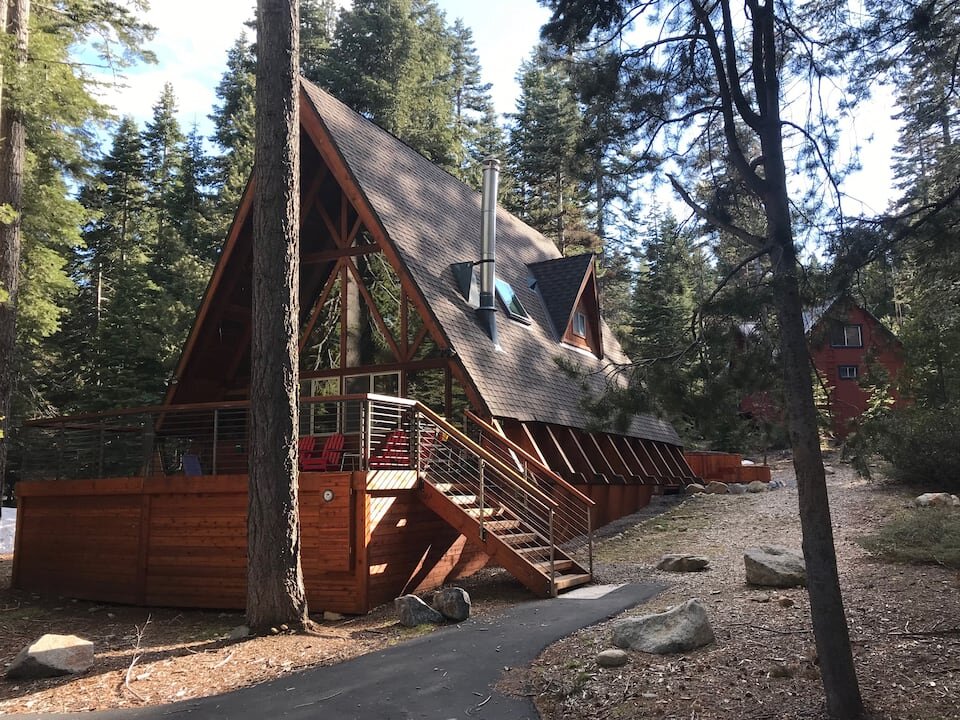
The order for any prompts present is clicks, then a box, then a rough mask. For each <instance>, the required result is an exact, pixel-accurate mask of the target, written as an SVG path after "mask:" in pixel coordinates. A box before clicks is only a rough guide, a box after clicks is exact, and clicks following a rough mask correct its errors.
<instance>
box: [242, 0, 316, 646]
mask: <svg viewBox="0 0 960 720" xmlns="http://www.w3.org/2000/svg"><path fill="white" fill-rule="evenodd" d="M298 28H299V20H298V7H297V2H296V0H258V3H257V56H258V62H257V89H256V150H255V153H256V155H255V165H254V167H255V170H254V173H255V176H254V177H255V182H256V189H255V196H254V207H253V222H254V225H253V330H252V339H251V341H252V348H251V352H252V356H251V377H250V412H251V427H250V485H249V496H250V497H249V513H248V517H247V534H248V536H247V548H248V549H247V563H248V567H247V622H248V624H249V625H250V627H251V628H252V629H253V630H254V631H256V632H263V631H265V630H269V629H270V628H277V627H279V626H280V625H281V624H285V625H287V626H288V627H290V628H292V629H303V628H304V627H305V626H306V624H307V623H308V618H307V602H306V593H305V591H304V585H303V572H302V569H301V564H300V517H299V508H298V498H297V495H298V488H297V485H298V468H297V436H298V432H299V387H298V352H297V339H298V338H297V333H298V320H299V315H300V312H299V297H298V292H299V290H298V283H299V274H300V273H299V257H300V239H299V228H300V217H299V216H300V207H299V203H300V118H299V110H298V95H299V74H298V56H299V50H298V45H299V40H298Z"/></svg>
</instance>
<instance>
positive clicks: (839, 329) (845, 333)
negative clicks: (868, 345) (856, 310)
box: [830, 323, 863, 347]
mask: <svg viewBox="0 0 960 720" xmlns="http://www.w3.org/2000/svg"><path fill="white" fill-rule="evenodd" d="M830 344H831V345H832V346H833V347H863V333H862V332H861V326H860V325H843V324H839V323H838V324H837V325H835V326H834V327H833V333H832V335H831V337H830Z"/></svg>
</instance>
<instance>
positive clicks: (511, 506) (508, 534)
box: [417, 408, 592, 597]
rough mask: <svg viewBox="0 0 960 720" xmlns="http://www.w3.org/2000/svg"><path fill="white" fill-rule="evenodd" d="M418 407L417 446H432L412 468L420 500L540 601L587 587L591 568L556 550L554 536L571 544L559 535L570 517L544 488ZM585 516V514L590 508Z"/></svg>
mask: <svg viewBox="0 0 960 720" xmlns="http://www.w3.org/2000/svg"><path fill="white" fill-rule="evenodd" d="M419 410H420V412H419V413H418V421H417V422H418V423H419V429H418V432H419V437H420V438H421V442H420V443H419V444H420V446H421V447H423V446H426V447H428V448H429V451H428V452H426V453H421V454H420V458H419V461H418V463H417V467H418V469H419V471H420V480H421V483H420V490H419V492H420V496H421V499H422V501H423V503H424V504H425V505H426V506H427V507H429V508H430V509H431V510H433V512H435V513H436V514H437V515H439V516H440V517H441V518H443V520H445V521H446V522H447V523H449V524H450V525H451V526H452V527H454V528H456V529H457V530H458V531H459V532H460V533H461V534H463V535H464V536H466V537H467V538H468V539H471V540H476V541H478V542H479V543H480V544H481V545H482V547H483V548H484V551H485V552H486V553H487V554H488V555H489V556H490V557H491V558H492V559H493V560H494V561H495V562H496V563H498V564H499V565H501V566H502V567H503V568H504V569H506V570H507V571H508V572H509V573H510V574H512V575H513V576H514V577H516V578H517V579H518V580H519V581H520V582H522V583H523V584H524V585H525V586H526V587H527V588H529V589H530V590H531V591H532V592H533V593H535V594H537V595H539V596H541V597H553V596H556V595H557V594H558V593H560V592H562V591H564V590H569V589H571V588H575V587H578V586H580V585H585V584H586V583H589V582H590V581H591V579H592V578H591V574H590V571H589V569H587V568H585V567H584V566H583V565H581V563H580V562H578V561H577V560H576V559H575V558H573V557H571V556H570V555H569V554H568V553H566V552H564V551H563V550H562V549H561V548H560V547H559V546H558V545H559V543H558V539H564V540H566V539H569V533H568V535H567V536H564V533H563V532H562V531H561V530H558V526H565V525H569V522H567V521H566V520H565V518H567V517H568V515H566V514H564V508H562V507H561V506H560V504H559V503H558V502H557V501H556V500H555V499H554V497H552V493H550V492H549V488H546V489H545V488H544V487H538V485H537V483H535V482H533V481H532V480H531V477H530V475H529V474H528V473H527V472H520V471H518V469H517V467H516V465H515V464H511V462H509V461H508V460H507V459H506V458H505V457H504V456H503V455H502V454H498V453H496V452H494V451H493V450H491V448H490V447H489V444H487V445H488V446H487V447H484V446H481V445H479V444H477V443H475V442H474V441H473V440H471V439H470V438H469V437H468V436H466V435H464V434H463V433H462V432H460V431H459V430H458V429H456V428H454V427H453V426H451V425H449V423H447V421H446V420H445V419H443V418H441V417H439V416H437V415H436V414H434V413H432V412H431V411H429V410H427V409H426V408H419ZM423 438H430V440H429V442H424V441H423V440H422V439H423ZM583 513H584V515H585V516H586V517H589V508H584V509H583ZM586 530H587V532H589V521H587V523H586Z"/></svg>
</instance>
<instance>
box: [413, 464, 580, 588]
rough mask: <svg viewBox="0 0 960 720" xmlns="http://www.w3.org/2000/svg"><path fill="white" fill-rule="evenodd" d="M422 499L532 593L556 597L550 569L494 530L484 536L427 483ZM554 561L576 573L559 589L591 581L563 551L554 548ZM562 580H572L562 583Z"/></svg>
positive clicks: (475, 522)
mask: <svg viewBox="0 0 960 720" xmlns="http://www.w3.org/2000/svg"><path fill="white" fill-rule="evenodd" d="M420 498H421V500H422V501H423V504H424V505H426V506H427V507H428V508H430V509H431V510H432V511H433V512H435V513H436V514H437V515H438V516H440V518H442V519H443V520H444V521H445V522H446V523H448V524H449V525H450V526H451V527H453V528H454V529H456V530H457V531H459V532H460V533H461V534H463V535H464V536H466V537H467V538H471V539H477V540H478V541H479V542H480V544H481V545H482V546H483V549H484V552H486V553H487V555H489V556H490V558H491V559H492V560H494V561H495V562H496V563H498V564H499V565H501V566H502V567H503V568H504V569H505V570H506V571H507V572H509V573H510V574H511V575H513V576H514V577H515V578H516V579H517V580H519V581H520V582H521V583H522V584H523V585H524V586H525V587H527V588H528V589H529V590H530V591H531V592H532V593H534V594H535V595H537V596H539V597H550V596H551V595H552V586H551V582H550V577H549V570H546V571H544V570H541V569H540V568H539V567H537V564H536V563H533V562H531V561H530V560H528V559H527V558H526V557H524V555H523V554H522V553H521V552H520V551H519V549H518V548H516V547H513V546H512V545H510V544H508V543H507V542H505V540H504V539H502V538H501V537H499V536H498V535H496V534H495V533H494V532H492V531H490V530H486V532H484V533H483V536H482V537H481V534H480V523H479V521H478V520H477V519H476V518H475V517H473V516H472V515H470V514H469V513H468V512H466V511H465V509H464V508H463V507H461V506H459V505H457V504H456V503H455V502H454V501H453V500H451V498H449V497H447V496H446V495H444V494H443V493H442V492H441V491H440V490H438V489H437V488H435V487H433V485H431V484H430V482H428V481H424V482H423V483H422V484H421V488H420ZM554 558H555V561H556V563H557V564H560V563H563V566H564V567H570V568H572V569H573V571H574V573H573V574H572V575H570V576H560V575H558V576H557V587H558V589H567V588H571V587H576V586H578V585H584V584H586V583H587V582H589V581H590V575H589V573H588V572H587V571H586V570H585V569H583V568H582V567H580V565H579V564H578V563H577V562H576V561H575V560H573V559H572V558H570V557H568V556H567V555H566V554H565V553H564V552H563V551H562V550H560V549H559V548H555V549H554ZM562 577H567V578H568V579H567V580H566V581H564V582H560V581H561V579H562Z"/></svg>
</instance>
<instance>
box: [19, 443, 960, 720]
mask: <svg viewBox="0 0 960 720" xmlns="http://www.w3.org/2000/svg"><path fill="white" fill-rule="evenodd" d="M833 467H834V473H833V474H831V475H830V476H829V477H828V482H829V485H830V501H831V506H832V509H833V516H834V525H835V534H836V542H837V551H838V555H839V558H840V573H841V578H842V582H843V591H844V599H845V603H846V609H847V615H848V619H849V624H850V628H851V634H852V638H853V642H854V653H855V658H856V663H857V669H858V674H859V678H860V683H861V689H862V692H863V695H864V698H865V700H866V702H867V705H868V709H869V712H870V717H871V718H875V719H877V720H879V719H881V718H883V719H886V718H889V719H890V720H893V719H897V720H901V719H905V718H917V719H918V720H919V719H921V718H923V719H924V720H928V719H932V718H960V709H958V708H960V603H958V594H960V577H958V574H957V573H956V571H951V570H946V569H943V568H938V567H931V566H923V567H920V566H902V565H891V564H887V563H883V562H880V561H878V560H875V559H873V558H871V557H869V555H868V554H867V553H866V551H864V550H863V549H862V548H861V547H860V546H859V545H858V544H857V543H856V539H857V538H858V537H860V536H861V535H863V534H864V533H866V532H869V531H870V530H871V529H873V528H875V527H876V526H877V525H878V524H879V523H880V522H881V521H882V520H883V519H884V518H885V517H887V516H888V515H890V514H891V513H892V512H894V511H896V510H898V509H899V508H901V507H902V506H904V505H905V504H907V502H908V500H909V497H910V493H908V492H907V491H905V490H904V489H902V488H895V487H888V486H885V485H883V484H877V483H876V482H874V483H870V484H868V483H866V482H864V481H862V480H860V479H858V478H857V477H856V476H855V475H854V473H853V472H852V471H851V470H850V469H849V468H847V467H846V466H843V465H839V464H835V465H834V466H833ZM774 475H775V478H777V479H781V480H784V481H786V482H787V484H788V487H787V488H782V489H778V490H774V491H771V492H767V493H762V494H756V495H745V496H702V497H698V498H690V499H680V498H672V499H671V498H660V499H656V500H655V502H654V504H653V505H651V507H650V508H648V509H646V510H645V511H643V512H642V513H639V514H638V515H635V516H631V517H630V518H625V519H622V520H620V521H618V522H617V523H616V524H614V525H613V526H610V527H608V528H605V529H604V530H603V532H602V535H603V539H601V540H600V541H598V543H597V544H596V555H595V557H596V568H595V569H596V573H597V576H598V577H597V579H598V581H600V582H605V583H617V582H628V581H635V580H654V581H658V582H661V583H664V584H668V585H669V586H670V587H669V588H668V590H666V591H665V592H664V593H662V594H661V595H660V596H658V597H657V598H656V599H655V600H654V601H652V602H651V603H650V604H648V605H646V606H643V607H641V608H637V609H635V610H634V611H632V612H633V613H647V612H654V611H659V610H662V609H665V608H667V607H668V606H670V605H673V604H676V603H678V602H682V601H684V600H686V599H688V598H691V597H698V598H700V599H701V600H702V601H703V602H704V603H705V604H706V605H707V608H708V613H709V615H710V620H711V622H712V624H713V627H714V631H715V634H716V637H717V642H716V643H715V644H713V645H711V646H709V647H707V648H704V649H702V650H699V651H696V652H693V653H688V654H685V655H670V656H655V655H646V654H643V653H631V655H630V661H629V663H628V664H627V665H626V666H625V667H622V668H617V669H610V670H607V669H600V668H598V667H597V666H596V664H595V662H594V658H595V656H596V653H597V652H598V651H599V650H602V649H604V648H605V647H607V646H608V645H609V639H610V633H611V628H610V626H611V623H605V624H603V625H600V626H596V627H594V628H588V629H586V630H584V631H582V632H580V633H578V634H576V635H574V636H572V637H571V638H568V639H566V640H564V641H562V642H560V643H558V644H557V645H555V646H553V647H551V648H549V649H548V650H547V651H546V652H545V653H544V654H543V655H542V656H541V657H540V658H539V659H538V660H537V661H536V662H535V663H534V665H533V666H532V667H531V668H528V669H522V670H513V671H511V672H510V673H509V674H508V675H507V676H505V677H504V679H503V681H502V683H501V686H502V687H503V688H504V689H506V690H508V691H511V692H514V693H518V694H525V695H530V696H532V697H533V698H534V700H535V702H536V703H537V705H538V707H539V708H540V711H541V714H542V715H543V717H544V718H565V719H566V718H571V719H580V718H582V719H587V718H591V719H592V718H604V719H607V718H609V719H610V720H617V719H618V718H640V717H642V718H683V719H684V720H693V719H695V718H757V719H759V718H771V719H772V718H784V719H790V718H820V717H823V701H822V689H821V687H820V683H819V679H818V674H817V667H816V662H815V660H816V653H815V651H814V644H813V637H812V635H811V632H810V621H809V604H808V602H807V597H806V593H805V591H804V590H802V589H797V590H786V591H775V592H769V591H766V590H760V589H751V588H749V587H747V586H746V585H745V584H744V579H743V560H742V552H743V549H744V548H746V547H749V546H751V545H757V544H782V545H787V546H792V547H797V548H799V546H800V531H799V524H798V521H797V493H796V489H795V483H793V482H792V469H791V467H790V464H789V462H788V461H780V462H779V463H777V464H776V465H775V473H774ZM665 552H692V553H697V554H702V555H706V556H708V557H709V558H710V559H711V569H710V570H708V571H706V572H702V573H692V574H685V575H681V574H674V573H663V572H660V571H657V570H653V569H652V568H653V566H654V565H655V564H656V561H657V560H658V559H659V557H660V556H661V555H662V554H663V553H665ZM10 568H11V557H10V556H0V670H2V668H3V667H5V666H6V665H7V664H8V663H9V662H10V661H11V660H12V659H13V657H14V656H15V655H16V653H17V652H18V651H19V650H20V649H21V648H22V647H23V646H24V645H25V644H27V643H29V642H30V641H31V640H33V639H35V638H37V637H39V636H40V635H42V634H43V633H46V632H58V633H74V634H78V635H81V636H83V637H86V638H88V639H90V640H92V641H93V642H94V643H95V647H96V651H97V663H96V665H95V666H94V669H93V670H91V671H90V672H89V673H87V674H85V675H83V676H79V677H75V678H70V679H63V678H61V679H51V680H39V681H31V682H25V681H10V680H2V679H0V715H2V714H4V713H13V712H64V711H77V710H94V709H108V708H120V707H137V706H141V705H147V704H158V703H166V702H172V701H176V700H183V699H187V698H193V697H200V696H203V695H211V694H216V693H220V692H225V691H229V690H232V689H235V688H239V687H243V686H245V685H250V684H253V683H257V682H262V681H264V680H269V679H273V678H276V677H279V676H282V675H284V674H286V673H290V672H294V671H296V670H299V669H302V668H306V667H313V666H317V665H326V664H333V663H337V662H341V661H343V660H345V659H348V658H350V657H354V656H356V655H360V654H363V653H367V652H372V651H375V650H377V649H379V648H382V647H384V646H386V645H390V644H393V643H396V642H398V641H401V640H403V639H404V638H407V637H411V636H412V635H413V634H417V633H419V632H424V630H407V629H404V628H401V627H400V626H399V625H397V624H396V622H395V620H394V616H393V613H392V608H390V607H384V608H380V609H378V610H377V611H375V612H373V613H371V614H369V615H367V616H364V617H360V618H346V619H343V620H335V621H325V622H323V623H322V625H321V626H320V631H319V633H318V635H316V636H291V635H279V636H275V637H267V638H252V639H246V640H242V641H233V640H230V639H228V635H229V633H230V631H231V630H232V629H233V628H235V627H237V626H239V625H241V624H242V623H243V617H242V615H241V614H240V613H233V612H230V613H218V612H204V611H178V610H169V609H144V608H131V607H125V606H114V605H103V604H95V603H90V602H86V601H74V600H70V599H66V598H56V597H39V596H35V595H31V594H26V593H20V592H17V591H13V590H11V589H9V578H10ZM461 584H462V585H463V586H464V587H466V588H467V589H468V591H469V592H470V594H471V597H472V598H473V601H474V613H475V614H478V615H487V616H490V615H495V614H496V613H497V612H498V611H500V610H502V609H503V608H504V607H506V606H508V605H510V604H512V603H517V602H525V601H528V600H530V599H532V598H531V596H530V595H529V594H528V593H527V592H526V591H525V590H523V588H522V587H520V586H519V584H517V583H516V582H515V581H514V580H513V579H512V578H509V577H508V576H506V575H505V574H504V573H502V572H500V571H484V572H483V573H481V574H479V575H477V576H474V577H473V578H469V579H468V580H467V581H465V582H463V583H461Z"/></svg>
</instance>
